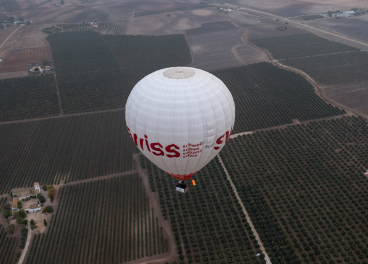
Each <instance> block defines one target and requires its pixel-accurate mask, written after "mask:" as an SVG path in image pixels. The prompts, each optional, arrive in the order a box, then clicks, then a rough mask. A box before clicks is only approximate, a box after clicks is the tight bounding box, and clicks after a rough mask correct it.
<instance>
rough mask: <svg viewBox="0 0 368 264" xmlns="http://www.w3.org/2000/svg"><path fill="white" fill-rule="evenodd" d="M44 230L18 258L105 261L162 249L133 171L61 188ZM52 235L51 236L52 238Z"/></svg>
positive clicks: (159, 228) (161, 237)
mask: <svg viewBox="0 0 368 264" xmlns="http://www.w3.org/2000/svg"><path fill="white" fill-rule="evenodd" d="M59 192H60V193H59V195H58V198H57V199H58V200H59V201H58V202H59V205H58V210H57V211H56V213H55V215H54V217H53V219H52V221H51V224H50V227H49V229H48V231H47V233H46V234H38V235H35V236H34V238H33V240H32V242H31V250H30V254H29V256H28V259H26V260H25V262H24V263H27V264H33V263H55V264H57V263H88V264H90V263H91V264H93V263H96V264H97V263H111V264H118V263H122V262H129V261H133V260H139V259H141V258H143V257H146V256H154V255H158V254H162V253H165V252H167V251H168V240H167V234H164V232H163V229H162V224H163V223H159V222H158V217H157V216H156V215H155V214H154V210H153V208H152V205H151V203H150V200H149V199H148V197H147V195H146V193H145V190H144V188H143V185H142V179H141V178H139V177H138V175H137V174H130V175H125V176H120V177H114V178H111V179H105V180H98V181H92V182H89V183H82V184H77V185H71V186H66V187H62V188H61V189H60V191H59ZM55 239H56V241H55Z"/></svg>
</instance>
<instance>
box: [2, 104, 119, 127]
mask: <svg viewBox="0 0 368 264" xmlns="http://www.w3.org/2000/svg"><path fill="white" fill-rule="evenodd" d="M119 110H125V107H124V108H115V109H109V110H100V111H93V112H84V113H83V112H82V113H76V114H68V115H58V116H48V117H39V118H30V119H22V120H14V121H5V122H0V125H3V124H14V123H24V122H29V121H39V120H45V119H51V118H61V117H67V116H80V115H90V114H98V113H107V112H113V111H119Z"/></svg>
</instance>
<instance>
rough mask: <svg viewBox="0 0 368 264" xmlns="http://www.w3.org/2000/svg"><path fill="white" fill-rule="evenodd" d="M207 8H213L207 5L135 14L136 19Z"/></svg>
mask: <svg viewBox="0 0 368 264" xmlns="http://www.w3.org/2000/svg"><path fill="white" fill-rule="evenodd" d="M207 7H211V6H210V5H207V4H203V5H193V6H183V7H177V8H170V9H161V10H155V11H147V12H139V13H138V12H137V13H134V16H135V17H140V16H151V15H156V14H161V13H170V12H175V11H184V10H194V9H202V8H207Z"/></svg>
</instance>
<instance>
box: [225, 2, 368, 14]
mask: <svg viewBox="0 0 368 264" xmlns="http://www.w3.org/2000/svg"><path fill="white" fill-rule="evenodd" d="M226 2H227V3H230V4H233V5H235V6H245V7H250V8H254V9H258V10H264V11H267V12H270V13H273V14H276V15H280V16H283V17H293V16H300V15H308V14H319V13H322V12H327V11H328V10H344V8H345V9H348V10H350V9H351V8H353V7H356V6H359V5H360V6H361V7H365V6H366V2H365V3H364V0H353V1H348V0H341V1H334V0H327V1H318V0H307V1H304V0H257V1H246V0H230V1H226Z"/></svg>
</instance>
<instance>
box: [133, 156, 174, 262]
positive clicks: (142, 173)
mask: <svg viewBox="0 0 368 264" xmlns="http://www.w3.org/2000/svg"><path fill="white" fill-rule="evenodd" d="M139 156H140V155H139V154H134V158H133V159H134V160H135V166H136V170H137V172H138V175H139V177H141V178H142V181H143V185H144V188H145V190H146V194H147V195H148V197H149V200H150V203H151V206H152V207H153V210H154V212H155V216H157V217H158V220H159V222H160V223H162V230H163V232H164V234H165V235H166V237H167V240H168V244H169V252H167V253H164V254H160V255H156V256H153V257H147V258H143V259H139V260H137V261H134V262H130V263H134V264H138V263H145V264H153V263H166V262H169V263H172V262H173V261H177V262H178V261H179V258H178V253H177V252H176V244H175V238H174V233H173V231H172V228H171V224H170V223H169V221H168V220H165V219H164V218H163V216H162V212H161V205H160V204H159V201H158V197H157V195H156V194H155V193H153V192H152V191H151V187H150V185H149V182H148V175H147V171H146V170H143V169H142V168H141V163H140V160H139Z"/></svg>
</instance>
